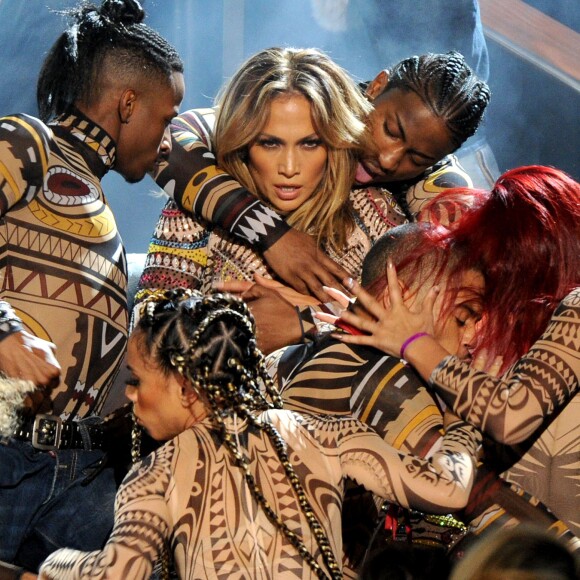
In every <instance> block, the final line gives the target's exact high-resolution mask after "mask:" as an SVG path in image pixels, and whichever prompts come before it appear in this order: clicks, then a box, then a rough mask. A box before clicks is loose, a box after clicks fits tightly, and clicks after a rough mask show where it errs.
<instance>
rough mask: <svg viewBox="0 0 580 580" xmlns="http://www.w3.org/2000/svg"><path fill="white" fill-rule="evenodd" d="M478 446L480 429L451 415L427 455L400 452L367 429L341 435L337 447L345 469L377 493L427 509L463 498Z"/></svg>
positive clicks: (458, 503)
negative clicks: (438, 443)
mask: <svg viewBox="0 0 580 580" xmlns="http://www.w3.org/2000/svg"><path fill="white" fill-rule="evenodd" d="M359 425H360V423H359ZM369 431H370V428H369ZM480 447H481V434H480V433H479V432H478V431H477V430H476V429H475V428H474V427H472V426H471V425H468V424H467V423H464V422H463V421H461V420H459V419H457V418H453V419H451V420H450V421H449V422H448V426H447V428H446V432H445V436H444V437H443V440H442V445H441V448H440V450H439V451H437V452H436V453H435V454H434V455H433V456H432V457H431V458H430V459H422V458H420V457H418V456H414V455H408V454H403V453H400V452H398V451H396V450H395V449H394V448H393V447H391V446H390V445H388V444H387V443H386V442H385V441H384V440H383V439H382V438H381V437H380V436H379V435H377V434H375V433H370V432H369V433H367V434H366V435H365V436H364V439H363V438H362V437H361V438H357V437H356V436H352V437H346V438H344V440H342V441H341V443H340V453H341V462H342V465H343V470H344V473H345V475H348V476H349V477H351V478H352V479H354V480H355V481H357V482H358V483H360V484H361V485H363V486H364V487H365V488H367V489H368V490H370V491H372V492H373V493H375V494H377V495H379V496H380V497H383V498H385V499H386V500H389V501H392V502H396V503H397V504H399V505H401V506H403V507H410V508H414V509H417V510H421V511H424V512H427V513H449V512H450V511H456V510H458V509H461V508H463V507H465V505H466V504H467V500H468V498H469V494H470V492H471V487H472V485H473V480H474V477H475V473H476V465H477V459H478V455H479V453H480Z"/></svg>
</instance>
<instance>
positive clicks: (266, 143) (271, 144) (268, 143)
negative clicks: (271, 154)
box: [256, 139, 278, 149]
mask: <svg viewBox="0 0 580 580" xmlns="http://www.w3.org/2000/svg"><path fill="white" fill-rule="evenodd" d="M256 145H258V146H259V147H263V148H264V149H274V148H275V147H277V146H278V141H275V140H274V139H258V141H257V142H256Z"/></svg>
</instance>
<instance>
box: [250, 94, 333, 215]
mask: <svg viewBox="0 0 580 580" xmlns="http://www.w3.org/2000/svg"><path fill="white" fill-rule="evenodd" d="M327 158H328V151H327V148H326V146H325V145H324V143H323V142H322V140H321V138H320V136H319V135H318V133H317V131H316V129H315V127H314V125H313V123H312V117H311V112H310V103H309V102H308V100H307V99H306V97H304V96H303V95H297V94H292V95H282V96H279V97H277V98H276V99H274V100H273V101H272V103H271V106H270V114H269V115H268V120H267V121H266V124H265V125H264V127H262V131H261V132H260V133H259V135H258V136H257V137H256V140H255V141H254V142H253V144H252V145H251V146H250V148H249V163H248V165H249V170H250V173H251V175H252V178H253V179H254V183H255V184H256V187H257V188H258V191H259V192H260V193H261V195H262V196H264V197H265V198H266V199H267V200H268V201H269V202H270V203H271V204H272V206H273V207H274V208H275V209H277V210H278V211H279V212H281V213H289V212H292V211H294V210H295V209H297V208H299V207H300V206H301V205H302V204H303V203H304V202H305V201H307V200H308V199H310V197H312V194H313V193H314V191H315V190H316V188H317V187H318V184H319V183H320V181H321V180H322V178H323V176H324V171H325V169H326V160H327Z"/></svg>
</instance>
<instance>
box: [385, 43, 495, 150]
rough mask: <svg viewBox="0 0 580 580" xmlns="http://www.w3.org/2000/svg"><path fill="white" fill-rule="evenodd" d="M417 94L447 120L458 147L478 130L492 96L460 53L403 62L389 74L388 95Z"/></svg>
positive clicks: (426, 55) (417, 57)
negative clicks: (396, 91)
mask: <svg viewBox="0 0 580 580" xmlns="http://www.w3.org/2000/svg"><path fill="white" fill-rule="evenodd" d="M395 88H399V89H402V90H407V91H413V92H414V93H416V94H417V95H418V96H419V97H421V99H422V100H423V102H424V103H425V104H426V105H427V106H428V107H429V108H430V109H431V110H432V111H433V113H434V114H435V115H436V116H437V117H440V118H441V119H443V120H444V121H445V123H446V125H447V128H448V129H449V131H450V133H451V135H452V139H453V141H454V143H455V145H456V146H457V147H460V146H461V145H462V144H463V142H464V141H465V140H466V139H468V138H469V137H471V136H472V135H473V134H474V133H475V131H476V130H477V128H478V126H479V124H480V123H481V120H482V119H483V114H484V112H485V109H486V107H487V105H488V103H489V100H490V97H491V93H490V90H489V87H488V85H487V83H486V82H484V81H482V80H480V79H478V78H477V76H476V75H475V73H474V72H473V71H472V70H471V68H470V67H469V66H468V64H467V63H466V62H465V58H464V57H463V55H461V54H460V53H459V52H457V51H450V52H448V53H446V54H432V53H429V54H424V55H421V56H412V57H410V58H407V59H405V60H402V61H401V62H399V63H398V64H396V65H395V66H394V67H393V68H392V70H390V71H389V82H388V84H387V87H386V89H385V91H389V90H392V89H395Z"/></svg>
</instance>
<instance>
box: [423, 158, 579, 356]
mask: <svg viewBox="0 0 580 580" xmlns="http://www.w3.org/2000/svg"><path fill="white" fill-rule="evenodd" d="M461 193H462V190H461V189H451V190H448V191H446V192H443V193H441V194H440V195H438V196H437V198H435V199H434V200H433V202H432V203H433V204H437V203H445V202H446V200H447V199H453V197H456V196H458V195H461ZM465 193H467V194H469V195H474V194H478V195H475V197H474V199H475V198H476V199H477V201H476V203H475V204H474V206H473V208H472V209H471V210H469V211H466V213H465V215H464V216H462V217H461V218H460V219H459V220H458V221H457V222H455V223H453V224H451V226H450V227H451V231H450V232H449V233H448V234H447V237H448V238H453V239H454V240H456V242H457V243H461V244H463V245H465V246H466V247H468V248H469V250H468V251H466V252H465V254H464V257H463V261H464V262H465V264H466V265H467V266H469V265H470V264H474V263H477V264H478V265H479V266H482V268H483V270H484V272H485V278H486V291H485V302H486V304H487V306H488V313H489V315H488V316H487V319H486V321H485V332H483V333H481V344H478V345H477V346H478V348H480V347H485V348H486V350H487V351H488V353H489V355H490V356H493V355H502V356H503V358H504V364H505V365H506V366H507V365H509V364H511V363H513V362H514V361H515V360H517V359H518V358H519V357H521V356H522V354H524V353H525V352H527V351H528V350H529V348H530V347H531V345H532V344H533V343H534V342H535V341H536V340H537V339H538V338H539V337H540V335H541V334H542V332H543V331H544V330H545V329H546V326H547V324H548V320H549V318H550V317H551V315H552V313H553V312H554V310H555V308H556V307H557V306H558V304H559V302H560V301H561V300H562V299H563V298H564V297H565V296H566V295H567V294H569V293H570V292H571V291H572V289H574V288H575V287H577V286H578V285H580V184H579V183H578V182H577V181H575V180H574V179H572V178H571V177H570V176H569V175H567V174H566V173H564V172H563V171H560V170H558V169H555V168H553V167H544V166H540V165H531V166H525V167H519V168H516V169H512V170H510V171H506V172H505V173H504V174H503V175H501V176H500V177H499V178H498V180H497V181H496V183H495V185H494V186H493V188H492V189H491V191H489V192H486V191H479V192H473V190H472V191H466V192H465Z"/></svg>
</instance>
